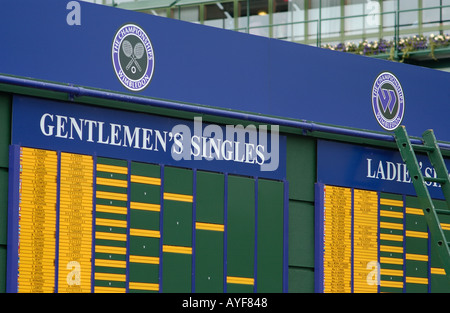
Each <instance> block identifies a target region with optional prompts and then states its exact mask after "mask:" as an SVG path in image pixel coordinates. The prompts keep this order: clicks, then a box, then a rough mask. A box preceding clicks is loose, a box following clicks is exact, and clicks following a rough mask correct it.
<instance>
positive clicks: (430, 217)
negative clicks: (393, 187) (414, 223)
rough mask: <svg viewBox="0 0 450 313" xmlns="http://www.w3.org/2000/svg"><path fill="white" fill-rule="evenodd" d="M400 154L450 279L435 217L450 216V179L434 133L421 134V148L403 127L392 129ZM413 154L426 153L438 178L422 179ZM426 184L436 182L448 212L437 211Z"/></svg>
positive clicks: (448, 256)
mask: <svg viewBox="0 0 450 313" xmlns="http://www.w3.org/2000/svg"><path fill="white" fill-rule="evenodd" d="M395 138H396V141H397V145H398V148H399V150H400V154H401V156H402V159H403V161H404V162H405V163H406V166H407V168H408V171H409V175H410V177H411V180H412V182H413V185H414V189H415V190H416V194H417V197H418V198H419V202H420V204H421V206H422V208H423V213H424V216H425V219H426V221H427V224H428V228H429V230H430V234H431V245H432V246H434V247H435V248H436V249H437V251H438V254H439V257H440V259H441V262H442V264H443V267H444V269H445V273H446V276H447V278H448V279H449V280H450V248H449V244H450V243H449V242H448V241H447V239H446V237H445V234H444V231H443V230H442V227H441V224H440V221H439V217H438V214H445V215H450V178H449V175H448V170H447V167H446V165H445V163H444V159H443V157H442V154H441V151H440V149H439V147H438V145H437V141H436V138H435V136H434V132H433V130H427V131H426V132H424V133H423V135H422V138H423V145H415V144H411V141H410V139H409V136H408V134H407V132H406V128H405V127H404V126H401V127H399V128H397V129H396V130H395ZM415 151H418V152H419V151H420V152H426V153H427V154H428V157H429V159H430V161H431V164H432V165H433V167H434V169H435V170H436V174H437V178H434V177H424V176H423V175H422V172H421V171H420V167H419V163H418V161H417V158H416V154H415ZM426 181H429V182H434V183H439V184H440V185H441V189H442V192H443V193H444V197H445V200H446V202H447V210H437V209H436V208H435V205H434V203H433V200H432V199H431V197H430V194H429V192H428V188H427V185H426V183H425V182H426Z"/></svg>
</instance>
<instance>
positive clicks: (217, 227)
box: [195, 222, 225, 231]
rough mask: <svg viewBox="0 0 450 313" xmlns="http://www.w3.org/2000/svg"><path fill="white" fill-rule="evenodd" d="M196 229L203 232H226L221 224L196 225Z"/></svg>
mask: <svg viewBox="0 0 450 313" xmlns="http://www.w3.org/2000/svg"><path fill="white" fill-rule="evenodd" d="M195 228H196V229H202V230H212V231H225V226H224V225H221V224H211V223H200V222H196V223H195Z"/></svg>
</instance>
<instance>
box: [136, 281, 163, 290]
mask: <svg viewBox="0 0 450 313" xmlns="http://www.w3.org/2000/svg"><path fill="white" fill-rule="evenodd" d="M129 288H130V289H134V290H153V291H159V285H158V284H151V283H135V282H130V284H129Z"/></svg>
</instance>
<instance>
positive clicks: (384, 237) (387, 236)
mask: <svg viewBox="0 0 450 313" xmlns="http://www.w3.org/2000/svg"><path fill="white" fill-rule="evenodd" d="M380 239H381V240H390V241H403V236H402V235H391V234H380Z"/></svg>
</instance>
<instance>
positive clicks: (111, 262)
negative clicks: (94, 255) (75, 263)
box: [95, 259, 127, 268]
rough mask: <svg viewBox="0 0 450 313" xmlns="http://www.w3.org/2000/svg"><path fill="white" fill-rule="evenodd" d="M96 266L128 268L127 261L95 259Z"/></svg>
mask: <svg viewBox="0 0 450 313" xmlns="http://www.w3.org/2000/svg"><path fill="white" fill-rule="evenodd" d="M95 266H104V267H115V268H126V267H127V262H126V261H119V260H104V259H95Z"/></svg>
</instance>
